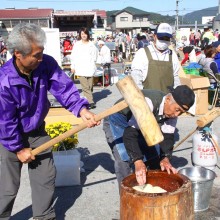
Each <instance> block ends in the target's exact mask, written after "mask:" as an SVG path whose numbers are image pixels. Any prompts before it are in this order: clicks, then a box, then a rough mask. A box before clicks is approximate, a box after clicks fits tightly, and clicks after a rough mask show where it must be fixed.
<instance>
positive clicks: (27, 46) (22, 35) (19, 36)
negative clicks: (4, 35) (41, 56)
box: [7, 23, 46, 56]
mask: <svg viewBox="0 0 220 220" xmlns="http://www.w3.org/2000/svg"><path fill="white" fill-rule="evenodd" d="M33 43H35V44H37V45H38V46H40V47H43V46H44V45H45V43H46V34H45V32H44V31H43V30H42V29H41V27H39V26H38V25H36V24H31V23H20V24H18V25H16V26H15V27H14V28H13V30H12V32H11V33H10V34H9V36H8V40H7V49H8V50H9V52H10V53H11V54H12V55H13V54H14V52H15V50H17V51H19V52H20V53H21V54H22V55H23V56H26V55H28V54H30V53H31V44H33Z"/></svg>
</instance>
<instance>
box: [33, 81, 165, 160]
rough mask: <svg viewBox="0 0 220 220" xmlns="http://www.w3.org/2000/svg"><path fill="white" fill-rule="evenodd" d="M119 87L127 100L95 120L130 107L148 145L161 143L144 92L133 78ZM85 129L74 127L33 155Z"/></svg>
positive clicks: (43, 145)
mask: <svg viewBox="0 0 220 220" xmlns="http://www.w3.org/2000/svg"><path fill="white" fill-rule="evenodd" d="M117 87H118V88H119V90H120V92H121V93H122V95H123V96H124V98H125V100H123V101H121V102H119V103H117V104H116V105H114V106H112V107H111V108H109V109H107V110H105V111H103V112H101V113H99V114H97V115H96V116H95V120H96V121H100V120H102V119H104V118H105V117H107V116H109V115H112V114H114V113H116V112H119V111H121V110H123V109H125V108H126V107H128V106H129V107H130V109H131V111H132V113H133V114H134V116H135V118H136V120H137V122H138V125H139V127H140V129H141V131H142V133H143V136H144V137H145V139H146V142H147V144H148V145H149V146H152V145H155V144H158V143H159V142H161V141H162V140H163V135H162V133H161V131H160V128H159V126H158V124H157V122H156V119H155V118H154V115H153V114H152V112H151V111H150V109H149V107H148V105H147V103H146V100H145V98H144V96H143V94H142V92H141V91H140V89H139V88H138V87H137V86H136V84H135V82H134V81H133V79H132V78H131V77H125V78H124V79H122V80H120V81H119V82H118V83H117ZM122 87H123V88H122ZM85 128H87V124H86V123H85V122H82V123H80V124H78V125H76V126H74V127H73V128H72V129H70V130H69V131H66V132H65V133H63V134H61V135H59V136H57V137H55V138H53V139H51V140H50V141H48V142H46V143H44V144H42V145H40V146H39V147H37V148H35V149H33V150H32V151H31V153H32V155H34V156H35V155H37V154H39V153H41V152H43V151H45V150H47V149H48V148H50V147H52V146H54V145H55V144H57V143H59V142H60V141H63V140H64V139H66V138H68V137H70V136H71V135H73V134H75V133H77V132H79V131H81V130H83V129H85Z"/></svg>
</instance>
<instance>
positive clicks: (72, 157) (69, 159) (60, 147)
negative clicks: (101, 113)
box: [46, 122, 81, 186]
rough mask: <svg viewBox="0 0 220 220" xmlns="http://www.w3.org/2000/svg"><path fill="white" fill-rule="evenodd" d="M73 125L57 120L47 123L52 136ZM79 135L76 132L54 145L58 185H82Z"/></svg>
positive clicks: (47, 128) (48, 131)
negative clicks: (78, 146) (78, 148)
mask: <svg viewBox="0 0 220 220" xmlns="http://www.w3.org/2000/svg"><path fill="white" fill-rule="evenodd" d="M71 128H72V125H71V124H70V123H67V122H55V123H53V124H49V125H46V131H47V133H48V134H49V135H50V137H51V138H55V137H57V136H59V135H60V134H63V133H64V132H66V131H68V130H70V129H71ZM77 144H78V135H77V134H74V135H72V136H70V137H68V138H66V139H64V140H63V141H61V142H59V143H57V144H55V145H54V146H53V149H52V151H53V158H54V164H55V166H56V170H57V174H56V180H55V185H56V186H73V185H80V158H81V155H80V153H79V151H78V150H77V149H75V148H76V147H77Z"/></svg>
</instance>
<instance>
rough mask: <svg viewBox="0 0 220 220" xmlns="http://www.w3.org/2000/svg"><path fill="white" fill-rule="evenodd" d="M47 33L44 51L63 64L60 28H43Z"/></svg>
mask: <svg viewBox="0 0 220 220" xmlns="http://www.w3.org/2000/svg"><path fill="white" fill-rule="evenodd" d="M43 30H44V31H45V33H46V37H47V42H46V45H45V47H44V53H45V54H48V55H50V56H52V57H53V58H54V59H55V60H56V61H57V62H58V64H59V65H60V66H61V52H60V36H59V29H58V28H43Z"/></svg>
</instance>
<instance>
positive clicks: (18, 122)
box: [0, 23, 220, 220]
mask: <svg viewBox="0 0 220 220" xmlns="http://www.w3.org/2000/svg"><path fill="white" fill-rule="evenodd" d="M204 32H205V33H202V34H201V35H200V36H199V34H197V33H196V34H194V36H193V33H191V34H190V36H188V37H185V36H184V37H183V38H182V39H181V42H178V41H177V42H176V39H175V36H174V33H173V29H172V27H171V26H170V25H169V24H167V23H161V24H159V25H158V26H157V27H156V29H155V30H154V32H151V31H147V32H144V33H141V34H137V35H134V36H132V37H130V36H129V34H125V33H122V32H119V33H118V34H115V35H114V36H107V37H100V38H98V39H97V42H95V43H94V42H93V41H94V39H92V38H91V36H90V33H89V30H88V29H87V28H85V27H83V28H81V29H80V30H79V35H78V38H77V39H76V38H75V37H66V38H65V40H64V41H63V42H62V43H61V46H62V47H63V49H64V52H65V53H67V52H68V53H69V51H71V54H70V60H71V66H70V67H71V72H72V73H73V74H74V75H76V76H78V77H79V81H80V85H81V88H82V92H83V96H84V97H81V96H80V93H79V91H78V89H77V88H76V86H75V84H74V80H72V79H71V78H69V77H68V76H67V75H66V74H65V72H64V71H63V70H62V68H61V67H60V66H59V65H58V63H57V62H56V60H55V59H54V58H53V57H51V56H49V55H46V54H44V53H43V51H44V46H45V41H46V35H45V32H44V31H43V30H42V29H41V28H40V27H39V26H37V25H35V24H30V23H27V24H26V23H21V24H18V25H17V26H15V27H14V29H13V30H12V31H11V33H10V34H9V36H8V39H7V50H8V51H9V52H10V53H11V55H12V58H11V59H10V60H8V61H7V62H6V63H5V64H4V65H3V66H2V67H1V68H0V85H1V86H0V92H1V96H0V106H1V108H0V113H1V114H0V123H1V124H2V126H0V161H1V163H0V219H10V216H11V212H12V209H13V204H14V201H15V198H16V196H17V192H18V189H19V186H20V178H21V168H22V165H23V164H26V163H27V164H28V170H29V178H30V185H31V190H32V209H33V218H34V219H42V220H54V219H56V215H55V211H54V208H53V207H54V206H53V195H54V190H55V176H56V172H55V167H54V163H53V156H52V152H51V149H48V150H47V151H45V152H43V153H42V154H40V155H37V156H35V157H34V156H33V155H32V154H31V150H32V149H34V148H36V147H37V146H39V145H41V144H42V143H44V142H46V141H47V140H49V139H50V137H49V135H48V134H47V133H46V131H45V122H44V119H45V117H46V115H47V113H48V111H49V108H50V103H49V101H48V98H47V92H48V91H49V92H50V93H51V94H53V95H54V97H55V98H56V99H57V100H58V101H59V102H60V104H61V105H62V106H63V107H65V108H66V109H67V110H69V111H70V112H71V113H73V114H74V115H75V116H76V117H81V118H82V119H83V121H84V122H85V123H86V124H87V127H89V128H90V127H94V126H97V125H100V123H101V122H100V121H98V122H97V121H96V120H95V114H94V113H93V112H91V111H90V109H94V108H95V107H96V103H95V102H94V99H93V77H94V74H95V72H96V69H97V64H100V65H101V66H105V65H107V64H110V63H111V62H113V61H114V59H113V60H112V56H111V54H110V49H109V48H108V47H107V46H106V45H105V44H106V43H105V42H108V41H111V42H115V44H116V48H117V51H118V52H117V53H118V54H119V55H120V56H122V59H126V58H128V57H127V54H126V51H127V48H129V53H130V54H129V55H131V54H132V53H133V57H132V64H131V76H132V78H133V80H134V82H135V83H136V85H137V86H138V87H139V88H140V89H141V90H142V92H143V94H144V96H145V98H146V102H147V103H148V105H149V107H150V110H151V111H152V113H153V115H154V116H155V118H156V121H157V122H158V124H159V126H160V128H161V131H162V134H163V136H164V140H163V141H162V142H161V143H159V145H158V146H154V147H148V146H147V143H146V141H145V140H144V138H143V136H142V134H141V132H140V129H139V126H138V124H137V121H136V119H135V118H134V116H133V115H132V113H131V111H130V109H129V108H128V109H126V110H125V111H122V112H118V113H115V114H113V115H111V116H109V117H107V118H105V120H104V122H103V130H104V132H105V135H106V141H107V143H108V144H109V146H110V148H111V150H112V154H113V156H114V158H115V173H116V177H117V180H118V184H119V190H120V184H121V181H122V180H123V178H125V177H126V176H127V175H129V174H130V173H131V172H134V173H135V175H136V179H137V182H138V184H139V185H144V184H145V183H146V171H147V170H148V169H158V168H159V169H161V170H166V171H167V172H168V173H174V174H176V173H177V170H176V169H175V168H174V167H173V165H172V163H171V162H172V161H171V158H172V151H173V145H174V142H175V139H174V133H175V130H176V124H177V118H178V116H179V115H181V114H182V113H185V112H186V111H188V110H189V109H190V108H191V107H192V106H193V104H194V102H195V95H194V92H193V90H192V89H190V88H189V87H188V86H186V85H181V83H180V79H179V75H178V72H179V69H180V68H181V65H184V64H185V63H187V62H191V61H193V62H195V61H196V60H195V59H194V58H195V56H196V50H195V47H200V48H201V51H203V53H204V56H200V59H199V61H198V63H200V64H201V65H202V66H204V67H205V68H206V71H207V72H209V71H210V70H212V71H213V74H218V68H219V67H218V63H217V62H216V63H215V59H216V60H217V55H218V52H217V50H219V51H220V41H219V40H218V39H217V40H216V41H215V40H214V38H213V39H212V38H209V37H210V36H211V35H210V34H209V33H208V32H209V30H205V31H204ZM207 38H208V40H207ZM174 39H175V40H174ZM183 41H184V42H183ZM186 42H190V43H189V44H188V45H186ZM96 43H97V45H96ZM180 44H181V45H180ZM172 45H173V46H174V48H173V49H174V50H173V49H171V48H170V47H171V46H172ZM175 46H176V47H175ZM186 47H190V48H187V50H186ZM181 49H182V51H183V53H185V54H186V53H188V57H187V58H186V57H185V58H184V62H183V61H182V63H180V59H179V57H178V56H177V53H176V51H177V52H178V50H181ZM193 51H194V52H193ZM192 53H193V54H192ZM190 54H191V55H190ZM119 55H118V56H119ZM192 55H193V56H192ZM200 55H201V54H200ZM65 56H67V54H65ZM192 57H194V58H192ZM98 60H99V61H98ZM215 64H216V65H215ZM210 80H211V77H210ZM149 129H151V128H149Z"/></svg>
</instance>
